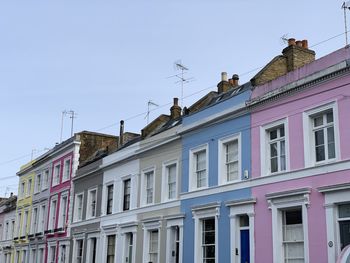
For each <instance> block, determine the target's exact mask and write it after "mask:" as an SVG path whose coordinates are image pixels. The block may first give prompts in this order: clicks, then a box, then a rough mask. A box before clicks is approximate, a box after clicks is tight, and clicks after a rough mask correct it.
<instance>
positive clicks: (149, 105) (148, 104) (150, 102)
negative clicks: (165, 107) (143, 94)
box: [145, 100, 159, 124]
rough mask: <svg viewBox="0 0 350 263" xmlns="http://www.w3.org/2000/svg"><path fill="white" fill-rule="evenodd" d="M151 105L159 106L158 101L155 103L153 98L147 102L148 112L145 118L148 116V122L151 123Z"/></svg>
mask: <svg viewBox="0 0 350 263" xmlns="http://www.w3.org/2000/svg"><path fill="white" fill-rule="evenodd" d="M151 106H156V107H159V105H158V104H157V103H154V102H153V101H152V100H149V101H148V102H147V114H146V117H145V119H146V118H147V124H148V123H149V114H150V112H151Z"/></svg>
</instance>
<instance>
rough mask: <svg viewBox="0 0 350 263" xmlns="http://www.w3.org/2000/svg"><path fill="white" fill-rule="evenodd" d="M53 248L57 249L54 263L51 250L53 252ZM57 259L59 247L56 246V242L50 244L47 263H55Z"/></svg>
mask: <svg viewBox="0 0 350 263" xmlns="http://www.w3.org/2000/svg"><path fill="white" fill-rule="evenodd" d="M52 248H54V249H55V258H54V261H53V262H52V261H51V257H52V253H51V250H52ZM44 257H45V254H44ZM56 259H57V246H56V242H52V243H49V244H48V251H47V263H55V262H56Z"/></svg>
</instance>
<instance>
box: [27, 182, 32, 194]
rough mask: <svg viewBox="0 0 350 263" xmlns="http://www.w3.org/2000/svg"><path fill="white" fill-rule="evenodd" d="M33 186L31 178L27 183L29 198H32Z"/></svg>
mask: <svg viewBox="0 0 350 263" xmlns="http://www.w3.org/2000/svg"><path fill="white" fill-rule="evenodd" d="M32 185H33V179H32V178H29V179H28V183H27V196H30V195H31V193H32Z"/></svg>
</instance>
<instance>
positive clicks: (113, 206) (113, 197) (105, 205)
mask: <svg viewBox="0 0 350 263" xmlns="http://www.w3.org/2000/svg"><path fill="white" fill-rule="evenodd" d="M109 186H113V193H112V211H111V213H109V214H108V213H107V212H108V207H107V205H108V187H109ZM104 189H105V190H104V194H103V198H104V202H103V203H104V205H103V209H104V215H112V214H114V212H115V207H116V205H115V202H116V201H115V200H116V198H115V195H116V185H115V183H114V182H113V181H111V182H108V183H106V184H105V187H104Z"/></svg>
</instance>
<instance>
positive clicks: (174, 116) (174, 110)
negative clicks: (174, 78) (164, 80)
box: [170, 98, 181, 120]
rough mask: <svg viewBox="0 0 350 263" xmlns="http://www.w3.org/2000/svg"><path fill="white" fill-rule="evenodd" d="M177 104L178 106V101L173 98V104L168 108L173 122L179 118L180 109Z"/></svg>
mask: <svg viewBox="0 0 350 263" xmlns="http://www.w3.org/2000/svg"><path fill="white" fill-rule="evenodd" d="M178 104H179V99H178V98H174V104H173V106H171V108H170V117H171V119H173V120H174V119H177V118H179V117H180V116H181V107H180V106H179V105H178Z"/></svg>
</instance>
